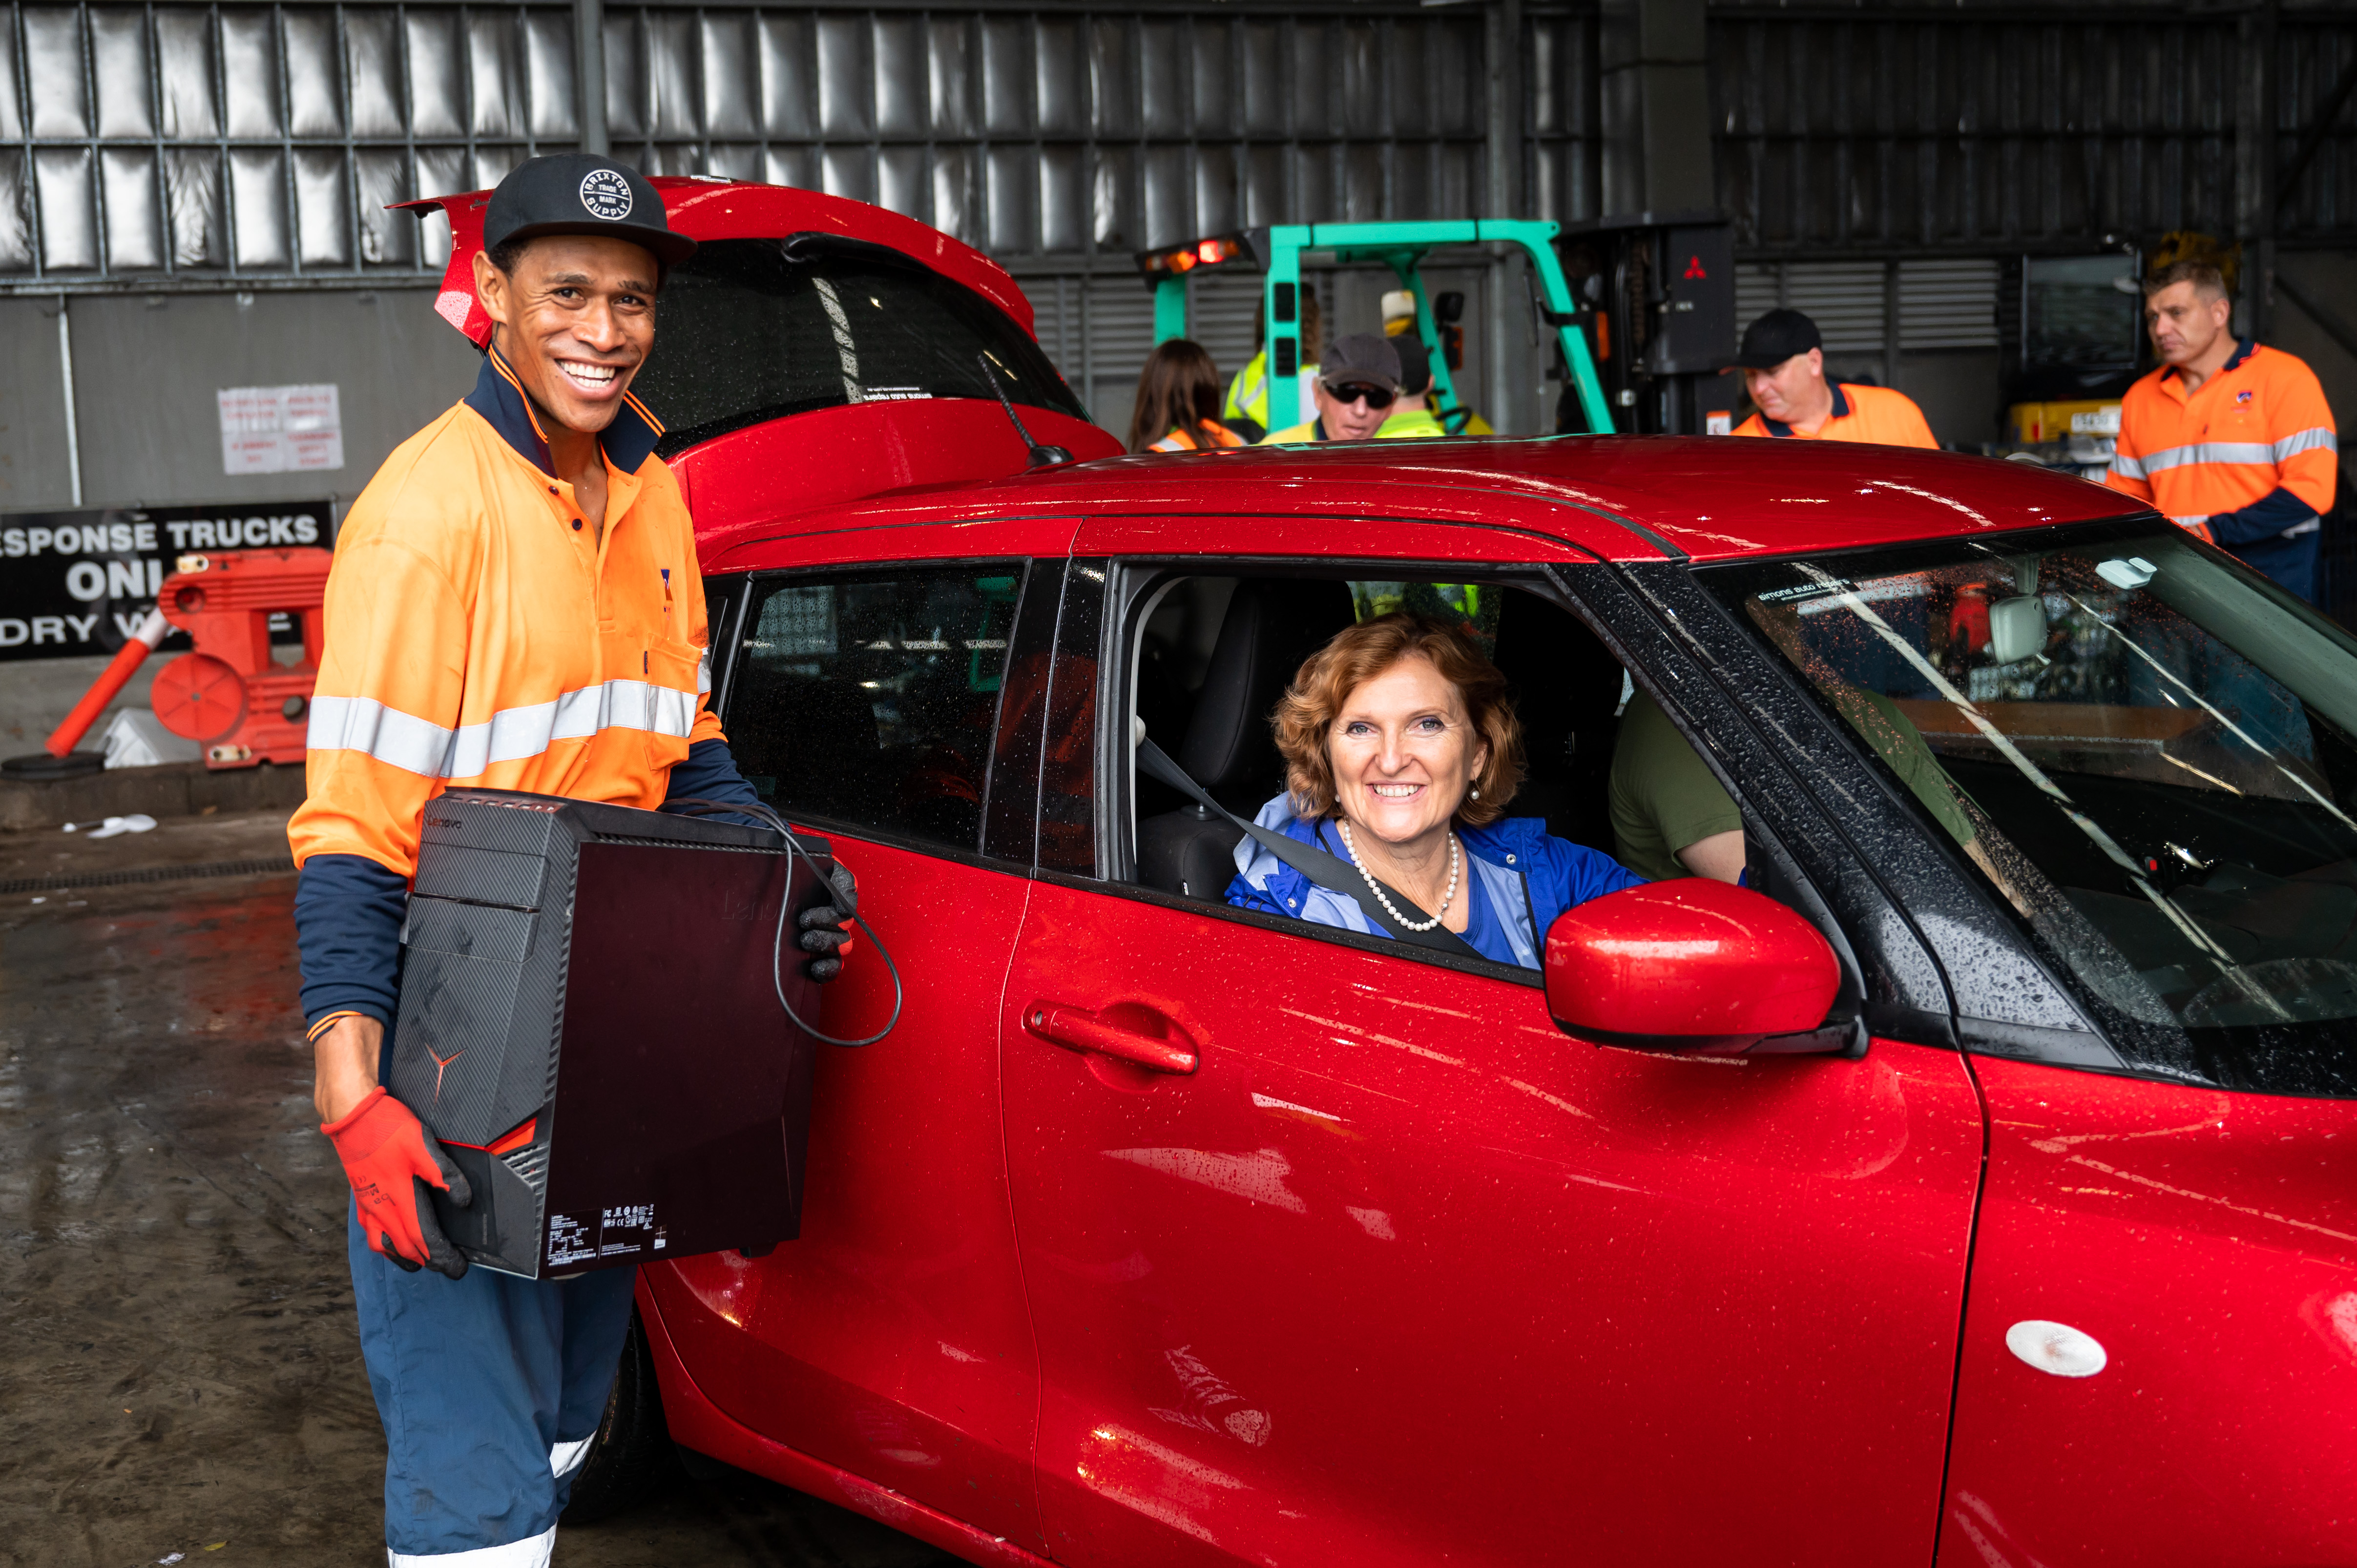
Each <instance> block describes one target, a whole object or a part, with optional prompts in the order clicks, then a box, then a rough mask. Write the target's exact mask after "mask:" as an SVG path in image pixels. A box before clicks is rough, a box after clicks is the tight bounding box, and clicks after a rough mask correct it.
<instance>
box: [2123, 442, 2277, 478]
mask: <svg viewBox="0 0 2357 1568" xmlns="http://www.w3.org/2000/svg"><path fill="white" fill-rule="evenodd" d="M2188 463H2224V464H2244V463H2250V464H2256V465H2259V466H2261V467H2269V468H2272V467H2275V463H2276V449H2275V448H2274V447H2273V446H2269V445H2268V444H2267V443H2266V442H2264V441H2194V442H2190V443H2188V444H2187V445H2185V446H2164V447H2162V448H2161V449H2160V450H2159V451H2158V452H2147V453H2146V454H2145V455H2144V471H2145V473H2146V475H2147V477H2148V476H2150V475H2153V474H2158V473H2159V472H2160V471H2161V470H2162V469H2164V468H2181V467H2184V466H2185V465H2186V464H2188Z"/></svg>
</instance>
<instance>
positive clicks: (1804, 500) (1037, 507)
mask: <svg viewBox="0 0 2357 1568" xmlns="http://www.w3.org/2000/svg"><path fill="white" fill-rule="evenodd" d="M1019 461H1020V459H1019V456H1017V457H1013V458H1012V459H1011V460H1010V462H1009V465H1008V466H1009V467H1014V466H1015V463H1017V462H1019ZM705 499H706V496H705V494H704V493H702V492H699V494H698V496H697V502H698V517H699V521H702V520H703V519H704V518H705V506H704V502H705ZM711 499H718V498H711ZM2147 510H2149V509H2148V508H2147V506H2146V505H2145V504H2144V503H2142V502H2140V501H2136V500H2135V499H2131V498H2129V497H2127V496H2125V495H2122V494H2121V493H2119V492H2118V491H2116V490H2112V489H2105V488H2104V487H2103V486H2101V485H2095V484H2090V483H2088V482H2087V481H2085V480H2083V479H2079V478H2072V477H2070V476H2068V475H2062V474H2056V473H2051V472H2049V471H2047V470H2045V469H2041V468H2035V467H2029V466H2028V465H2025V464H2020V463H2009V462H2004V461H2000V460H1997V459H1995V458H1988V457H1968V456H1961V455H1958V454H1955V453H1948V452H1930V451H1920V450H1915V449H1910V448H1902V447H1892V446H1855V445H1848V444H1842V443H1835V442H1818V441H1764V440H1749V439H1736V438H1732V437H1727V436H1632V435H1611V436H1559V437H1554V438H1542V439H1529V440H1503V439H1491V440H1453V441H1441V440H1434V441H1378V442H1366V443H1362V444H1353V445H1335V446H1280V447H1249V448H1242V449H1230V450H1225V451H1211V452H1202V453H1189V454H1182V455H1177V456H1125V457H1110V458H1104V459H1102V460H1099V461H1096V462H1091V463H1080V464H1073V465H1071V466H1069V467H1058V468H1054V469H1049V470H1044V471H1042V472H1039V473H1037V474H1029V475H1022V474H1017V475H1013V476H1011V477H1009V478H1003V479H996V480H990V481H984V482H980V483H965V484H960V485H949V486H941V487H937V488H932V489H915V490H901V491H898V492H896V493H894V494H892V495H889V496H879V497H876V498H873V499H869V500H866V501H862V502H857V503H854V504H851V505H847V506H836V507H828V508H823V509H821V510H812V511H808V512H804V513H802V514H801V515H799V516H788V517H779V516H778V515H777V514H776V513H774V512H773V513H771V514H770V516H769V517H768V518H757V517H752V516H746V515H743V514H742V513H739V514H738V515H737V516H735V517H724V516H721V515H717V514H716V515H714V516H713V518H712V519H711V521H710V523H709V524H707V525H705V527H704V528H703V530H702V532H704V537H705V561H706V564H707V565H708V566H709V567H710V568H712V569H715V570H728V569H731V568H745V567H753V566H760V565H768V564H778V563H782V562H784V561H787V560H790V559H791V558H792V557H793V554H794V550H793V546H792V544H791V540H792V539H793V538H794V537H795V536H796V535H801V534H807V533H814V532H821V531H833V530H839V529H843V528H846V527H848V528H860V527H866V526H886V525H906V524H909V523H914V522H923V521H954V520H957V519H961V518H974V517H989V516H992V515H997V516H1006V515H1008V514H1009V513H1010V512H1016V511H1021V512H1028V513H1030V514H1032V515H1034V516H1037V515H1039V513H1040V512H1042V511H1051V512H1054V513H1059V514H1064V515H1071V516H1075V517H1087V518H1089V519H1091V520H1092V523H1094V524H1102V523H1103V522H1104V521H1107V520H1110V519H1114V518H1116V517H1118V516H1120V515H1123V514H1127V515H1132V516H1154V515H1161V516H1168V515H1171V514H1183V515H1193V516H1218V515H1225V516H1230V517H1286V516H1290V517H1301V518H1318V519H1330V520H1332V521H1334V522H1336V523H1342V522H1345V521H1351V520H1361V521H1367V522H1368V523H1370V524H1371V525H1372V522H1373V521H1374V520H1404V519H1429V520H1432V521H1441V522H1447V523H1450V524H1455V525H1457V526H1458V527H1460V528H1461V527H1462V526H1463V525H1465V524H1474V525H1477V526H1486V527H1491V528H1502V529H1511V530H1514V531H1517V532H1525V533H1538V534H1542V535H1545V536H1547V537H1549V538H1551V539H1555V540H1560V541H1563V542H1566V543H1570V544H1573V545H1576V546H1577V547H1579V548H1581V549H1584V550H1587V551H1590V552H1593V553H1596V554H1599V555H1602V556H1605V557H1606V558H1608V559H1613V560H1629V561H1635V560H1648V559H1660V558H1663V557H1664V556H1670V555H1674V554H1684V555H1686V556H1690V557H1692V558H1694V559H1695V560H1698V561H1705V560H1722V559H1727V558H1731V557H1738V556H1745V555H1760V554H1782V553H1792V552H1797V551H1810V550H1835V549H1842V548H1846V547H1850V546H1855V545H1865V544H1878V543H1889V542H1897V541H1905V540H1916V539H1930V538H1937V537H1941V536H1943V535H1954V534H1973V533H1982V532H1999V531H2002V530H2007V529H2020V528H2034V527H2039V526H2040V525H2044V524H2050V523H2059V522H2073V521H2086V520H2090V519H2095V518H2106V517H2121V516H2126V515H2129V514H2132V513H2136V512H2142V511H2147ZM1346 538H1347V536H1329V541H1328V542H1326V543H1325V544H1324V546H1323V548H1324V549H1326V550H1329V551H1345V550H1348V549H1349V548H1350V546H1349V545H1348V543H1347V542H1345V539H1346ZM978 547H981V546H978ZM1448 553H1449V554H1451V555H1455V554H1456V553H1458V552H1457V551H1455V550H1452V551H1450V552H1448ZM1461 553H1462V556H1463V558H1464V559H1468V560H1496V559H1498V558H1499V546H1498V542H1497V541H1496V539H1494V538H1485V537H1483V536H1482V535H1481V534H1480V533H1468V534H1466V535H1465V536H1464V538H1463V543H1462V546H1461Z"/></svg>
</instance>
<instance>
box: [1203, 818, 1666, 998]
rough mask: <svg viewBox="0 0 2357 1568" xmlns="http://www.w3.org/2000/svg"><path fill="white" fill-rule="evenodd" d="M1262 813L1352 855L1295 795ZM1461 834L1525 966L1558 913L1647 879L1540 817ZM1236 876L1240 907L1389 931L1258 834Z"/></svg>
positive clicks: (1232, 890)
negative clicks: (1304, 811) (1300, 808)
mask: <svg viewBox="0 0 2357 1568" xmlns="http://www.w3.org/2000/svg"><path fill="white" fill-rule="evenodd" d="M1254 820H1255V821H1256V822H1258V823H1259V825H1260V826H1262V827H1265V828H1274V829H1275V830H1277V831H1278V832H1282V833H1284V834H1285V836H1286V837H1287V838H1289V839H1296V840H1298V841H1299V842H1301V843H1307V844H1316V845H1318V847H1319V848H1321V849H1323V850H1325V851H1326V852H1327V853H1328V854H1334V855H1338V856H1340V858H1341V859H1343V860H1346V861H1347V860H1348V859H1350V856H1349V855H1348V854H1343V852H1342V847H1341V844H1340V841H1339V840H1338V839H1337V838H1336V836H1335V835H1334V834H1333V833H1332V832H1329V833H1328V834H1327V835H1326V838H1325V840H1324V841H1323V842H1322V843H1321V842H1320V841H1319V839H1318V824H1317V823H1315V822H1310V821H1309V820H1308V819H1307V818H1304V817H1297V816H1296V815H1294V812H1293V803H1292V800H1291V798H1290V797H1288V796H1285V795H1279V796H1278V797H1277V798H1276V799H1275V800H1271V801H1270V802H1269V803H1268V804H1267V805H1265V806H1263V807H1262V808H1261V809H1260V815H1259V816H1258V817H1257V818H1256V819H1254ZM1458 837H1459V838H1461V839H1462V840H1464V842H1465V854H1466V859H1467V862H1468V863H1469V865H1470V866H1471V868H1472V871H1473V875H1476V876H1479V877H1480V879H1481V888H1482V891H1483V892H1485V893H1487V894H1488V895H1489V896H1490V907H1491V908H1492V909H1494V910H1495V911H1497V915H1498V923H1499V924H1500V925H1501V926H1502V927H1504V928H1505V931H1506V940H1507V941H1508V943H1509V944H1511V945H1512V948H1513V950H1514V961H1515V962H1517V963H1519V964H1521V965H1522V966H1523V968H1524V969H1536V968H1538V967H1539V949H1540V945H1541V944H1542V943H1543V942H1544V940H1546V930H1547V928H1548V927H1549V926H1552V925H1554V924H1555V917H1556V916H1558V915H1560V914H1562V913H1563V912H1564V911H1565V910H1566V909H1568V908H1572V907H1573V906H1574V905H1577V904H1585V903H1587V901H1588V900H1589V899H1590V898H1600V897H1603V896H1604V895H1605V894H1607V893H1618V892H1619V891H1620V889H1622V888H1623V887H1638V886H1643V884H1644V881H1645V879H1644V878H1643V877H1641V876H1640V875H1637V874H1636V873H1635V872H1633V871H1631V870H1630V869H1629V868H1628V867H1626V866H1624V865H1621V864H1620V862H1619V861H1617V860H1615V859H1613V858H1612V857H1611V856H1610V855H1609V854H1604V853H1603V852H1602V851H1600V850H1593V849H1589V848H1587V846H1586V845H1585V844H1576V843H1572V842H1571V841H1570V840H1569V839H1559V838H1556V837H1555V835H1554V834H1552V833H1550V832H1547V831H1546V822H1545V821H1544V819H1542V818H1538V817H1507V818H1505V819H1504V820H1502V821H1501V822H1492V823H1491V824H1490V825H1489V826H1488V827H1486V828H1460V829H1458ZM1236 873H1237V875H1236V879H1235V880H1234V881H1233V882H1231V883H1229V884H1228V902H1229V903H1231V904H1233V905H1235V906H1236V907H1238V908H1244V909H1258V910H1260V911H1262V912H1263V913H1264V914H1270V915H1292V916H1295V917H1297V918H1300V919H1304V920H1311V921H1315V922H1316V923H1317V924H1318V925H1321V926H1340V927H1341V928H1342V929H1345V930H1351V931H1359V932H1362V933H1364V934H1366V935H1369V936H1380V935H1382V934H1383V933H1382V932H1380V931H1378V930H1376V929H1375V927H1374V924H1373V922H1372V921H1370V920H1369V919H1368V918H1367V913H1366V911H1365V910H1364V909H1362V908H1360V906H1359V901H1358V900H1357V899H1356V898H1348V897H1343V896H1341V895H1340V894H1338V893H1329V892H1328V891H1327V890H1326V889H1325V888H1323V887H1320V886H1318V885H1317V884H1316V883H1314V882H1312V881H1310V880H1309V878H1308V877H1307V876H1304V875H1301V873H1299V872H1298V871H1296V870H1294V869H1293V867H1291V866H1289V865H1286V864H1285V862H1283V861H1281V860H1279V859H1277V858H1276V856H1275V855H1274V854H1270V853H1269V852H1268V851H1267V850H1265V849H1263V848H1262V847H1261V846H1260V843H1258V841H1256V840H1254V839H1249V838H1247V839H1245V840H1243V842H1241V843H1238V844H1237V845H1236ZM1526 890H1527V891H1526ZM1371 897H1372V895H1371Z"/></svg>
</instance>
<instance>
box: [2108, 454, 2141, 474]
mask: <svg viewBox="0 0 2357 1568" xmlns="http://www.w3.org/2000/svg"><path fill="white" fill-rule="evenodd" d="M2112 472H2113V473H2115V474H2117V475H2118V476H2119V477H2120V478H2123V479H2141V478H2144V477H2145V471H2144V462H2143V460H2142V459H2141V458H2136V457H2131V456H2128V455H2127V454H2126V453H2125V452H2115V453H2113V454H2112Z"/></svg>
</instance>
